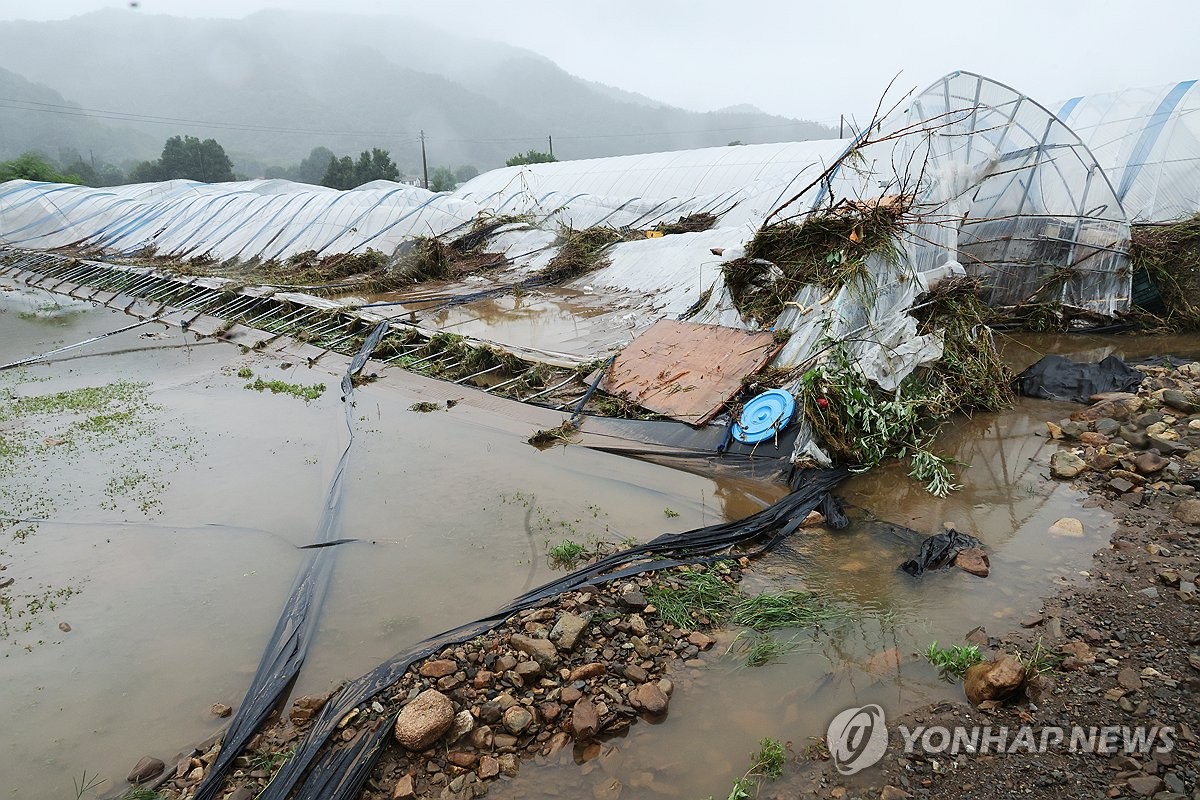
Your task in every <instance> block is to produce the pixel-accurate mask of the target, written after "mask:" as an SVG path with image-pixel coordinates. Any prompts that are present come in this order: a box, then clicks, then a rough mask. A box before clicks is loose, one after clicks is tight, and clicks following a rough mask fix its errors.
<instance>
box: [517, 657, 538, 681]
mask: <svg viewBox="0 0 1200 800" xmlns="http://www.w3.org/2000/svg"><path fill="white" fill-rule="evenodd" d="M513 672H515V673H516V674H517V675H520V676H521V680H522V681H524V680H526V679H528V678H536V677H537V676H538V675H541V674H542V665H541V664H539V663H538V662H536V661H522V662H521V663H519V664H517V665H516V666H515V667H513Z"/></svg>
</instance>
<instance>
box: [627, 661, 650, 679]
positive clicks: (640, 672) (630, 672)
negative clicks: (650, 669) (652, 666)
mask: <svg viewBox="0 0 1200 800" xmlns="http://www.w3.org/2000/svg"><path fill="white" fill-rule="evenodd" d="M624 675H625V677H626V678H628V679H629V680H631V681H633V682H634V683H645V682H646V680H647V678H649V677H650V675H649V673H647V672H646V670H644V669H642V668H641V667H639V666H638V665H637V664H629V665H627V666H626V667H625V669H624Z"/></svg>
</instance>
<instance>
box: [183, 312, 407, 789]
mask: <svg viewBox="0 0 1200 800" xmlns="http://www.w3.org/2000/svg"><path fill="white" fill-rule="evenodd" d="M387 329H388V322H387V320H384V321H383V322H380V323H379V324H378V325H377V326H375V329H374V330H373V331H371V334H370V335H369V336H368V337H367V339H366V341H365V342H363V346H362V347H361V348H360V349H359V351H358V353H356V354H355V356H354V358H353V359H351V361H350V365H349V366H348V367H347V368H346V372H345V374H343V375H342V400H343V402H344V404H345V421H346V428H347V429H348V430H349V431H350V437H349V439H348V440H347V442H346V447H345V449H343V450H342V456H341V459H340V460H339V461H338V464H337V468H336V469H335V470H334V473H333V479H332V480H331V481H330V483H329V488H328V490H327V491H326V493H325V504H324V506H322V508H321V520H320V522H319V523H318V524H317V532H316V535H315V536H314V537H313V543H312V545H309V548H310V553H311V554H310V555H309V556H308V558H307V559H306V560H305V562H304V564H303V565H302V566H301V568H300V571H299V573H298V574H297V575H296V581H295V583H293V584H292V590H291V592H290V593H289V594H288V599H287V602H286V603H284V606H283V612H282V613H281V614H280V617H279V622H277V623H276V625H275V631H274V632H273V633H272V634H271V639H270V641H269V642H268V643H267V647H266V650H265V651H264V652H263V655H262V658H261V659H260V660H259V663H258V669H257V670H256V671H255V673H254V678H253V679H252V680H251V681H250V688H249V689H247V690H246V696H245V697H244V698H242V702H241V704H240V705H239V706H238V710H237V714H235V715H234V717H233V720H232V721H231V722H230V723H229V729H228V731H227V732H226V733H225V738H224V741H223V743H222V745H221V752H220V754H219V755H218V756H217V759H216V761H214V762H213V764H212V766H211V767H210V768H209V770H208V774H206V775H205V776H204V780H203V782H201V784H200V786H199V787H198V788H197V789H196V796H195V800H213V798H215V797H216V796H217V794H218V793H219V792H220V790H221V787H222V784H223V781H224V778H225V774H226V773H227V772H228V771H229V767H230V766H231V765H232V764H233V760H234V758H236V757H237V756H238V754H239V753H241V751H242V749H243V748H244V747H245V746H246V743H247V742H248V741H250V738H251V737H253V736H254V733H255V732H256V731H257V730H258V728H259V726H260V725H262V722H263V720H265V719H266V718H267V715H268V714H270V713H271V709H273V708H275V706H276V705H277V704H278V703H279V699H280V697H282V696H283V694H284V692H286V691H287V689H288V687H289V686H290V685H291V683H292V681H293V680H294V679H295V677H296V675H297V674H299V672H300V667H301V665H302V664H303V663H304V659H305V657H306V656H307V655H308V647H309V644H310V643H311V642H312V637H313V632H314V630H315V629H316V625H317V621H318V620H319V619H320V616H321V606H322V605H323V604H324V602H325V594H326V592H327V591H328V589H329V581H330V577H331V575H332V571H333V560H334V558H336V551H337V548H336V547H330V546H328V545H332V544H334V543H336V542H338V541H342V540H341V539H339V537H338V534H339V533H340V532H341V529H342V480H343V478H344V476H345V472H346V464H347V463H348V462H349V459H350V446H351V445H352V444H353V443H354V424H353V423H354V419H353V399H354V380H353V378H354V374H355V373H357V372H358V371H359V370H361V369H362V368H363V366H364V365H365V364H366V363H367V359H368V358H370V356H371V353H372V351H374V349H375V348H376V347H377V346H378V345H379V341H380V339H382V338H383V336H384V334H385V333H387Z"/></svg>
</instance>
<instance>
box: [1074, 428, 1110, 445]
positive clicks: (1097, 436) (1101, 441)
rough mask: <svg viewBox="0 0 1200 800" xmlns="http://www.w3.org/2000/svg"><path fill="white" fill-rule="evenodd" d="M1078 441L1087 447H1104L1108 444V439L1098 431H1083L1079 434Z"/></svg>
mask: <svg viewBox="0 0 1200 800" xmlns="http://www.w3.org/2000/svg"><path fill="white" fill-rule="evenodd" d="M1079 441H1081V442H1083V443H1084V444H1086V445H1087V446H1089V447H1104V445H1106V444H1108V437H1107V436H1105V435H1104V434H1103V433H1100V432H1098V431H1095V432H1094V431H1084V432H1083V433H1082V434H1080V436H1079Z"/></svg>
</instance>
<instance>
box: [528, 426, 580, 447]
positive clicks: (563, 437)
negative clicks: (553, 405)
mask: <svg viewBox="0 0 1200 800" xmlns="http://www.w3.org/2000/svg"><path fill="white" fill-rule="evenodd" d="M577 430H578V428H577V427H576V426H575V423H573V422H571V420H569V419H568V420H564V421H563V424H562V425H559V426H557V427H554V428H549V429H547V430H539V431H535V432H534V434H533V435H532V436H530V437H529V443H530V444H531V445H533V446H534V447H537V448H539V449H543V450H544V449H545V448H547V447H552V446H554V445H556V444H570V442H571V440H572V439H573V438H575V433H576V431H577Z"/></svg>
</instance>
